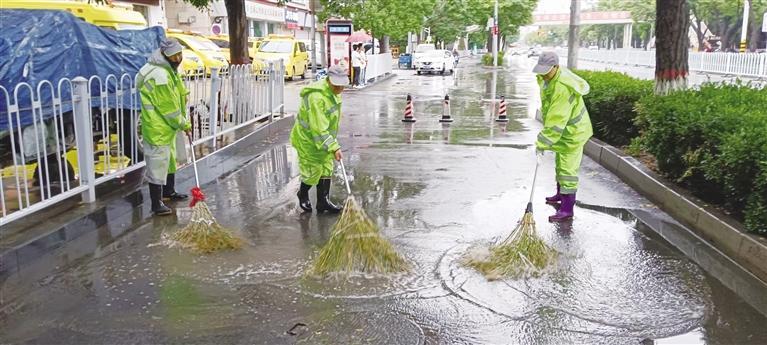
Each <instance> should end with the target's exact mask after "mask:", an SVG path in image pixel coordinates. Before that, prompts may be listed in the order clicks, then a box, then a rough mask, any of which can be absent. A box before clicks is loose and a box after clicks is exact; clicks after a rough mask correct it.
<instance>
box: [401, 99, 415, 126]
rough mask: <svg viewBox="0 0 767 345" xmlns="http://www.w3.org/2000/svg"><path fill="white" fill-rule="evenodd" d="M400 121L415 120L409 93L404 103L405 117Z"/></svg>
mask: <svg viewBox="0 0 767 345" xmlns="http://www.w3.org/2000/svg"><path fill="white" fill-rule="evenodd" d="M402 122H411V123H412V122H415V117H413V97H412V96H410V95H407V104H406V105H405V117H404V118H403V119H402Z"/></svg>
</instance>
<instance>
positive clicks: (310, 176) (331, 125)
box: [290, 65, 349, 213]
mask: <svg viewBox="0 0 767 345" xmlns="http://www.w3.org/2000/svg"><path fill="white" fill-rule="evenodd" d="M347 85H349V77H348V75H347V73H346V71H344V69H343V68H342V67H341V66H338V65H336V66H333V67H330V68H329V69H328V76H327V78H325V79H322V80H320V81H318V82H315V83H313V84H311V85H309V86H307V87H305V88H303V89H302V90H301V105H300V107H299V109H298V116H296V123H295V124H294V125H293V131H292V132H291V133H290V143H291V144H292V145H293V147H294V148H295V149H296V151H297V152H298V166H299V169H300V171H301V187H300V189H299V190H298V204H299V206H300V207H301V209H302V210H303V211H304V212H311V211H312V203H311V201H309V189H311V188H312V186H317V212H318V213H322V212H329V213H339V212H341V210H342V208H341V207H339V206H336V205H334V204H333V203H331V202H330V200H329V197H328V196H329V194H330V178H331V176H332V174H333V167H334V163H333V160H334V159H335V160H337V161H340V160H341V159H342V158H343V156H342V155H341V145H339V144H338V140H337V137H338V123H339V121H340V120H341V92H343V90H344V87H346V86H347Z"/></svg>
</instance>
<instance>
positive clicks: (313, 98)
mask: <svg viewBox="0 0 767 345" xmlns="http://www.w3.org/2000/svg"><path fill="white" fill-rule="evenodd" d="M340 120H341V98H340V97H339V96H338V95H336V94H334V93H333V91H332V89H331V87H330V84H328V82H327V79H323V80H320V81H318V82H315V83H313V84H311V85H309V86H307V87H305V88H304V89H303V90H301V105H300V107H299V110H298V116H296V123H295V125H294V126H293V131H292V132H291V134H290V141H291V143H292V144H293V146H294V147H295V148H296V150H297V151H298V154H299V156H303V157H307V156H309V157H311V156H318V155H322V156H324V155H326V154H328V153H334V152H335V151H336V150H339V149H341V145H339V144H338V140H336V136H337V135H338V123H339V121H340ZM317 158H320V157H317Z"/></svg>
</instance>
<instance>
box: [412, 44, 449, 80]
mask: <svg viewBox="0 0 767 345" xmlns="http://www.w3.org/2000/svg"><path fill="white" fill-rule="evenodd" d="M413 65H414V66H415V70H416V73H418V75H420V74H421V73H425V72H429V73H434V72H439V73H440V74H445V73H446V72H449V73H451V74H452V73H453V70H454V69H455V65H456V63H455V58H454V57H453V53H451V52H450V51H448V50H444V49H435V50H431V51H429V52H426V53H425V54H423V55H421V56H418V57H416V58H415V61H414V62H413Z"/></svg>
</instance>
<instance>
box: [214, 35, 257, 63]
mask: <svg viewBox="0 0 767 345" xmlns="http://www.w3.org/2000/svg"><path fill="white" fill-rule="evenodd" d="M206 38H207V39H209V40H211V41H212V42H213V43H215V44H216V45H217V46H218V47H219V48H221V52H222V53H224V55H226V57H227V59H229V58H230V57H231V52H230V50H229V44H230V43H229V42H230V41H229V35H211V36H207V37H206ZM261 41H263V38H261V37H248V57H250V58H251V59H252V58H253V57H254V56H255V55H256V52H257V51H258V47H259V46H260V45H261ZM230 62H231V60H230Z"/></svg>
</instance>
